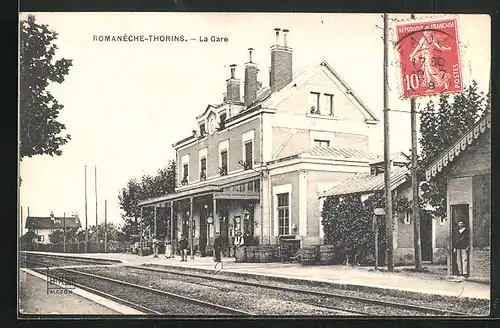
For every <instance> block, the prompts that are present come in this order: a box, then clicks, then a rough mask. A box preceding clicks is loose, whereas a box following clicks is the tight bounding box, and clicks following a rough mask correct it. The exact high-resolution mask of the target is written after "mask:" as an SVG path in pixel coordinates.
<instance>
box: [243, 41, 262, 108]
mask: <svg viewBox="0 0 500 328" xmlns="http://www.w3.org/2000/svg"><path fill="white" fill-rule="evenodd" d="M252 51H253V49H252V48H248V52H249V61H248V63H246V64H245V86H244V89H245V96H244V98H245V106H250V105H251V104H253V103H254V102H255V100H256V99H257V90H258V89H259V82H258V81H257V73H258V72H259V69H258V68H257V64H255V63H254V62H252Z"/></svg>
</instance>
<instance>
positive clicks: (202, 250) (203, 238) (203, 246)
mask: <svg viewBox="0 0 500 328" xmlns="http://www.w3.org/2000/svg"><path fill="white" fill-rule="evenodd" d="M206 250H207V237H206V236H205V234H204V233H203V232H202V233H201V234H200V254H201V257H205V256H206Z"/></svg>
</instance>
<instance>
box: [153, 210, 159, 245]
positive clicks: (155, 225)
mask: <svg viewBox="0 0 500 328" xmlns="http://www.w3.org/2000/svg"><path fill="white" fill-rule="evenodd" d="M157 205H158V204H154V206H155V208H154V217H155V222H154V236H153V238H156V207H157Z"/></svg>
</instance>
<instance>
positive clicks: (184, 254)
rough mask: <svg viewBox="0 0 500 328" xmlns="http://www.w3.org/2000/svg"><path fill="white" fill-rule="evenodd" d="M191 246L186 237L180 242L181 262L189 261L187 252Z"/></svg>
mask: <svg viewBox="0 0 500 328" xmlns="http://www.w3.org/2000/svg"><path fill="white" fill-rule="evenodd" d="M188 247H189V244H188V240H187V238H186V236H182V238H181V240H180V241H179V249H180V251H181V262H186V261H187V250H188Z"/></svg>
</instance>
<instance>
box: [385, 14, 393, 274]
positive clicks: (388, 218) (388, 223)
mask: <svg viewBox="0 0 500 328" xmlns="http://www.w3.org/2000/svg"><path fill="white" fill-rule="evenodd" d="M388 16H389V15H388V14H384V182H385V227H386V235H387V270H388V271H394V256H393V253H394V247H393V218H392V197H391V196H392V195H391V159H390V156H391V153H390V152H391V151H390V149H391V148H390V142H389V81H388V76H389V17H388Z"/></svg>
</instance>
